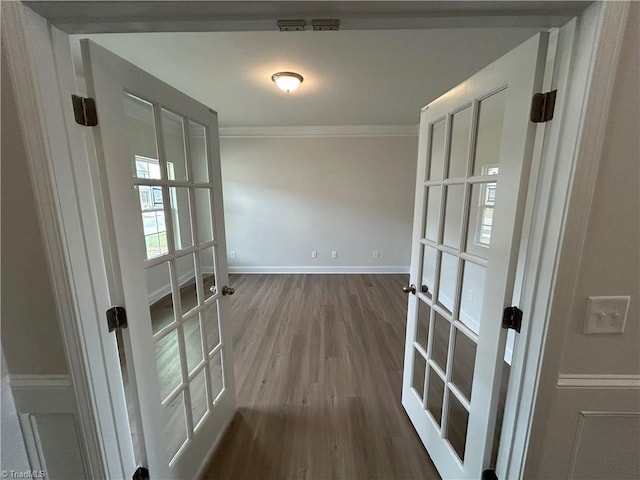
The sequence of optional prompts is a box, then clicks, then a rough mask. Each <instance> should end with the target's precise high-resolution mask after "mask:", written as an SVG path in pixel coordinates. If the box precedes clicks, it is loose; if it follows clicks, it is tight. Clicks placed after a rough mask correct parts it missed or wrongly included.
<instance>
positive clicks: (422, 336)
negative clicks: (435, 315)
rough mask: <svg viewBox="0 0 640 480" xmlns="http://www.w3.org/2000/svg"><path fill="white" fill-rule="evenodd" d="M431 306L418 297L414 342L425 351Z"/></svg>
mask: <svg viewBox="0 0 640 480" xmlns="http://www.w3.org/2000/svg"><path fill="white" fill-rule="evenodd" d="M430 315H431V308H429V305H427V304H426V303H424V302H423V301H422V300H420V299H418V326H417V330H416V342H418V344H420V346H421V347H422V348H424V350H425V352H426V351H427V345H428V340H429V317H430Z"/></svg>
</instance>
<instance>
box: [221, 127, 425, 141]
mask: <svg viewBox="0 0 640 480" xmlns="http://www.w3.org/2000/svg"><path fill="white" fill-rule="evenodd" d="M417 136H418V126H417V125H317V126H314V125H296V126H288V127H221V128H220V138H270V137H281V138H285V137H311V138H313V137H417Z"/></svg>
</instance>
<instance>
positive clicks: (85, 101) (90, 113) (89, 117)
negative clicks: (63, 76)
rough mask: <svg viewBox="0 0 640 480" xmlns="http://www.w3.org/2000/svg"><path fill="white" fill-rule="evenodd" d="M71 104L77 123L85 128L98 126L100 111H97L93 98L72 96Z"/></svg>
mask: <svg viewBox="0 0 640 480" xmlns="http://www.w3.org/2000/svg"><path fill="white" fill-rule="evenodd" d="M71 102H72V103H73V115H74V117H75V119H76V123H78V124H80V125H83V126H85V127H95V126H96V125H98V111H97V110H96V101H95V100H94V99H93V98H91V97H79V96H78V95H71Z"/></svg>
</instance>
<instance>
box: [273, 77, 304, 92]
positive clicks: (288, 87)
mask: <svg viewBox="0 0 640 480" xmlns="http://www.w3.org/2000/svg"><path fill="white" fill-rule="evenodd" d="M271 80H273V83H275V84H276V85H277V86H278V88H279V89H280V90H282V91H283V92H287V93H291V92H293V91H294V90H295V89H296V88H298V87H299V86H300V84H301V83H302V80H304V78H302V75H300V74H299V73H295V72H278V73H274V74H273V75H271Z"/></svg>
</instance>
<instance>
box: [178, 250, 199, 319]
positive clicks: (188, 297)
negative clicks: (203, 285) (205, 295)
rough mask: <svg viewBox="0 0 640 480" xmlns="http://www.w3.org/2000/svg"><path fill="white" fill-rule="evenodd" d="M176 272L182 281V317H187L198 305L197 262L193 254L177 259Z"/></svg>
mask: <svg viewBox="0 0 640 480" xmlns="http://www.w3.org/2000/svg"><path fill="white" fill-rule="evenodd" d="M176 272H177V274H178V279H179V281H180V304H181V307H182V315H185V314H186V313H188V312H189V311H191V310H193V309H194V308H195V307H196V306H197V305H198V296H197V293H196V271H195V262H194V257H193V254H192V253H190V254H188V255H183V256H182V257H178V258H177V259H176Z"/></svg>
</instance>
